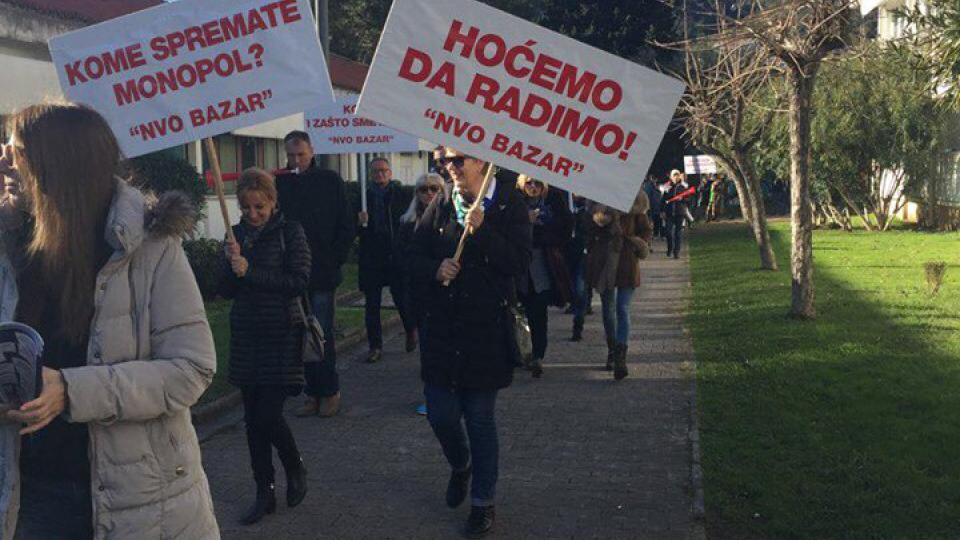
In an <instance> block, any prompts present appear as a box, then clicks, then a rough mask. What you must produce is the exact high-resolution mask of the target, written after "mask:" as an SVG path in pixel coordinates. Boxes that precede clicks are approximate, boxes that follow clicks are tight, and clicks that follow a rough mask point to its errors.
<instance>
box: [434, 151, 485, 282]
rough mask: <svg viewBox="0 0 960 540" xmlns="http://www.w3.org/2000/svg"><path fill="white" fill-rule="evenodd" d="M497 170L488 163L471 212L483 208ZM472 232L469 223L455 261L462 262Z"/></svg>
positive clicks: (458, 245) (454, 257) (458, 247)
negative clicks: (478, 207) (464, 249)
mask: <svg viewBox="0 0 960 540" xmlns="http://www.w3.org/2000/svg"><path fill="white" fill-rule="evenodd" d="M495 170H496V167H495V166H494V165H493V163H490V164H488V166H487V174H486V175H485V176H484V177H483V184H482V185H481V186H480V193H478V194H477V200H475V201H473V206H471V207H470V212H473V210H474V209H475V208H477V205H479V206H480V207H481V208H483V200H484V199H485V198H486V197H487V191H488V190H489V189H490V182H492V181H493V175H494V172H495ZM468 214H469V212H468ZM471 234H473V229H472V228H471V227H470V225H469V224H468V225H467V227H466V228H464V230H463V236H461V237H460V243H459V244H457V252H456V253H454V255H453V260H454V261H456V262H460V257H462V256H463V247H464V246H465V245H466V243H467V237H468V236H470V235H471ZM443 286H444V287H448V286H450V281H449V280H447V281H444V282H443Z"/></svg>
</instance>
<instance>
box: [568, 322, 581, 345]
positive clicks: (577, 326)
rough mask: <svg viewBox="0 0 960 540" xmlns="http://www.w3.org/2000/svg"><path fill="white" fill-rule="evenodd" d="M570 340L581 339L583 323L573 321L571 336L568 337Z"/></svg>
mask: <svg viewBox="0 0 960 540" xmlns="http://www.w3.org/2000/svg"><path fill="white" fill-rule="evenodd" d="M570 341H573V342H577V341H583V323H582V322H577V321H574V323H573V337H571V338H570Z"/></svg>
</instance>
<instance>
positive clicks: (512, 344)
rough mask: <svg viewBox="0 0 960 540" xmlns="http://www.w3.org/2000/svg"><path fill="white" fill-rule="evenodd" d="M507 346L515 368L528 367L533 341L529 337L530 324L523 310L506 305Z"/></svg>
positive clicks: (515, 306) (531, 356) (531, 355)
mask: <svg viewBox="0 0 960 540" xmlns="http://www.w3.org/2000/svg"><path fill="white" fill-rule="evenodd" d="M505 320H506V322H507V329H506V330H507V346H508V348H509V349H510V356H511V359H512V360H513V365H515V366H518V367H520V366H528V365H530V362H531V360H532V359H533V339H532V338H531V336H530V323H529V321H527V316H526V314H525V313H524V312H523V309H521V308H520V306H517V305H509V304H508V305H507V308H506V317H505Z"/></svg>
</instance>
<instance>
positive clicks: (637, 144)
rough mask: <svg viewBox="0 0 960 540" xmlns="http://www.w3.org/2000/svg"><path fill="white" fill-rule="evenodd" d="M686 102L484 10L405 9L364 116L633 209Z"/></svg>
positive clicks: (393, 23) (633, 73)
mask: <svg viewBox="0 0 960 540" xmlns="http://www.w3.org/2000/svg"><path fill="white" fill-rule="evenodd" d="M424 28H430V29H431V31H430V32H424V31H423V29H424ZM682 92H683V84H682V83H681V82H679V81H677V80H675V79H673V78H670V77H667V76H664V75H661V74H659V73H656V72H654V71H652V70H650V69H647V68H644V67H641V66H639V65H637V64H634V63H632V62H629V61H627V60H624V59H622V58H618V57H616V56H613V55H611V54H608V53H605V52H603V51H600V50H598V49H595V48H593V47H590V46H587V45H584V44H582V43H580V42H578V41H575V40H573V39H570V38H568V37H565V36H562V35H560V34H557V33H555V32H551V31H549V30H547V29H545V28H542V27H539V26H537V25H535V24H532V23H529V22H527V21H524V20H522V19H519V18H517V17H513V16H512V15H509V14H506V13H504V12H502V11H499V10H497V9H494V8H491V7H489V6H486V5H484V4H481V3H480V2H476V1H474V0H448V1H445V2H432V1H430V0H395V1H394V3H393V7H392V8H391V10H390V15H389V17H388V19H387V25H386V28H385V29H384V31H383V35H382V37H381V39H380V44H379V46H378V48H377V52H376V55H375V57H374V61H373V64H372V65H371V68H370V72H369V74H368V76H367V81H366V84H365V85H364V88H363V93H362V94H361V97H360V103H359V106H358V114H360V115H361V116H364V117H367V118H371V119H373V120H376V121H378V122H382V123H384V124H386V125H390V126H399V127H402V128H403V130H404V131H406V132H408V133H412V134H415V135H417V136H419V137H422V138H424V139H426V140H431V141H437V142H439V143H442V144H445V145H448V146H452V147H455V148H457V149H458V150H460V151H462V152H464V153H466V154H470V155H473V156H477V157H480V158H483V159H485V160H488V161H492V162H494V163H496V164H498V165H501V166H504V167H508V168H510V169H513V170H516V171H518V172H521V173H525V174H528V175H530V176H532V177H534V178H538V179H541V180H544V181H547V182H549V183H553V184H556V185H558V186H560V187H563V188H565V189H568V190H570V191H574V192H576V193H580V194H582V195H584V196H586V197H588V198H590V199H593V200H596V201H600V202H603V203H605V204H608V205H610V206H613V207H615V208H619V209H623V210H626V209H629V208H630V206H631V204H632V202H633V200H634V198H635V197H636V194H637V192H638V191H639V190H640V183H641V182H642V180H643V178H644V176H646V172H647V169H649V167H650V163H651V162H652V160H653V156H654V154H655V152H656V150H657V148H658V146H659V145H660V141H661V140H662V138H663V134H664V132H665V131H666V128H667V125H668V123H669V122H670V119H671V118H672V117H673V113H674V110H675V109H676V106H677V103H678V102H679V100H680V96H681V94H682Z"/></svg>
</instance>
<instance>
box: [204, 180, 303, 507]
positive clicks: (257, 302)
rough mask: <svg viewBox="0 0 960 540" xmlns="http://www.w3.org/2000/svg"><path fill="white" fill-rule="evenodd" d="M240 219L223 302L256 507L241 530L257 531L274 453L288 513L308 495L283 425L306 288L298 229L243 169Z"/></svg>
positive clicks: (298, 360)
mask: <svg viewBox="0 0 960 540" xmlns="http://www.w3.org/2000/svg"><path fill="white" fill-rule="evenodd" d="M237 200H238V201H239V203H240V210H241V213H242V215H243V217H242V220H241V222H240V224H239V225H235V226H234V227H233V234H234V237H235V238H236V241H232V240H228V241H227V246H226V254H227V256H226V258H225V259H224V263H225V264H224V272H223V279H222V280H221V286H220V294H221V296H223V297H224V298H230V299H233V305H232V306H231V308H230V377H229V380H230V382H231V384H233V385H234V386H237V387H238V388H240V392H241V395H242V396H243V418H244V423H245V424H246V426H247V446H248V447H249V448H250V464H251V467H252V468H253V479H254V481H255V482H256V484H257V491H256V500H255V501H254V503H253V505H252V506H251V507H250V510H249V511H248V512H247V513H246V514H245V515H244V516H243V518H242V519H241V522H242V523H243V524H245V525H251V524H253V523H257V522H258V521H260V520H261V519H263V517H264V516H265V515H266V514H272V513H273V512H274V511H275V509H276V506H277V501H276V495H275V491H274V470H273V452H272V448H276V449H277V453H278V454H279V456H280V463H282V464H283V469H284V471H285V472H286V477H287V506H289V507H294V506H297V505H298V504H300V502H301V501H303V498H304V497H305V496H306V494H307V468H306V467H305V466H304V464H303V459H301V457H300V451H299V450H298V449H297V442H296V441H295V440H294V438H293V433H291V431H290V427H289V426H288V425H287V422H286V420H284V418H283V404H284V402H285V401H286V399H287V397H288V396H296V395H298V394H300V391H301V390H302V389H303V385H304V376H303V358H302V357H301V355H302V346H303V343H302V338H303V331H302V328H303V323H304V322H303V321H302V320H301V316H300V313H301V309H303V308H302V307H300V308H298V307H297V306H296V303H297V302H301V301H302V300H301V299H302V298H303V297H304V296H305V294H306V291H307V284H308V283H309V281H310V248H309V247H307V239H306V236H305V235H304V234H303V228H302V227H301V226H300V224H299V223H297V222H295V221H287V220H286V219H285V217H284V215H283V213H281V212H280V211H278V210H277V190H276V186H275V184H274V179H273V176H272V175H271V174H269V173H267V172H266V171H264V170H261V169H247V170H246V171H244V172H243V174H242V175H241V176H240V180H239V181H238V182H237Z"/></svg>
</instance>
